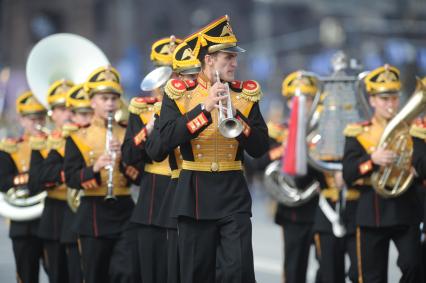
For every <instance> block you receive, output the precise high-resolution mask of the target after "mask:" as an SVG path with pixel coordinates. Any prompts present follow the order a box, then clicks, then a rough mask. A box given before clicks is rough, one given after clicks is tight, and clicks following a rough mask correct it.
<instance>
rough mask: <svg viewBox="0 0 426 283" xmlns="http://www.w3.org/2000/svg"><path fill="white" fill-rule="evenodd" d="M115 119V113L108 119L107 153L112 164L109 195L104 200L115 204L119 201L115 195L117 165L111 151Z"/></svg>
mask: <svg viewBox="0 0 426 283" xmlns="http://www.w3.org/2000/svg"><path fill="white" fill-rule="evenodd" d="M113 119H114V113H113V112H109V113H108V118H107V132H106V142H105V147H106V152H107V153H108V154H109V155H110V156H111V157H112V164H110V165H108V166H107V167H106V169H107V170H108V183H107V194H106V196H105V198H104V200H105V201H107V202H114V201H115V200H117V197H116V196H115V195H114V183H113V176H114V163H115V152H113V151H112V150H111V141H112V137H113V136H112V122H113Z"/></svg>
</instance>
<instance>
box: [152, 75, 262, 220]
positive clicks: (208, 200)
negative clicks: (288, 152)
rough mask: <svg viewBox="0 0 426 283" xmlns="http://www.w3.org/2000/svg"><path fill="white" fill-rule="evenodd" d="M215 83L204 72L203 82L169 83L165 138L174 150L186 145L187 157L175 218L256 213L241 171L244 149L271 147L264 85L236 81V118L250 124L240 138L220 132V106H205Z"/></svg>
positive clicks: (256, 152)
mask: <svg viewBox="0 0 426 283" xmlns="http://www.w3.org/2000/svg"><path fill="white" fill-rule="evenodd" d="M210 85H211V84H210V82H209V81H208V79H207V78H206V77H205V76H204V75H203V74H202V73H200V75H199V76H198V79H197V82H195V81H180V80H170V81H169V82H168V83H167V85H166V94H167V95H165V96H164V99H163V105H162V108H161V119H160V136H161V139H162V140H164V141H167V144H168V146H169V149H170V150H172V149H174V148H176V147H178V146H180V151H181V154H182V157H183V164H182V168H183V169H182V171H181V173H180V176H179V181H178V185H177V188H176V194H175V202H174V207H173V215H174V216H187V217H191V218H195V219H220V218H222V217H225V216H228V215H232V214H235V213H247V214H251V196H250V193H249V190H248V187H247V183H246V180H245V178H244V174H243V172H242V170H241V162H242V159H243V152H244V150H245V151H247V153H248V154H249V155H251V156H252V157H260V156H261V155H262V154H264V153H265V152H267V151H268V149H269V144H268V133H267V127H266V124H265V121H264V120H263V117H262V115H261V113H260V110H259V105H258V100H259V97H260V93H261V92H260V87H259V85H258V84H257V83H256V82H254V81H246V82H237V81H235V82H232V83H231V85H230V89H231V91H230V93H231V98H232V103H233V106H234V107H235V108H236V112H237V114H236V118H237V119H239V120H240V122H241V123H242V124H243V127H244V130H243V132H242V133H241V134H240V135H239V136H238V137H236V138H235V139H226V138H224V137H222V135H221V134H220V133H219V131H218V128H217V126H218V121H217V110H213V111H212V113H210V112H208V111H206V110H202V107H201V104H202V103H203V101H204V99H205V97H206V96H207V95H208V89H209V88H210ZM243 113H244V114H243ZM238 164H240V165H238ZM185 168H192V169H185ZM221 168H223V169H221ZM226 168H227V169H228V171H226V170H227V169H226ZM234 169H235V170H234Z"/></svg>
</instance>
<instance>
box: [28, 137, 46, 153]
mask: <svg viewBox="0 0 426 283" xmlns="http://www.w3.org/2000/svg"><path fill="white" fill-rule="evenodd" d="M46 146H47V143H46V138H45V137H41V136H40V137H34V136H32V137H30V147H31V149H33V150H43V149H46Z"/></svg>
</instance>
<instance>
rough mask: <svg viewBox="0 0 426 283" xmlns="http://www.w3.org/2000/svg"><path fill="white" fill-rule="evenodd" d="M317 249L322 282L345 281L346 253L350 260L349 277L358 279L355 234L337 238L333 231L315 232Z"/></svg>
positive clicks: (354, 280) (353, 279)
mask: <svg viewBox="0 0 426 283" xmlns="http://www.w3.org/2000/svg"><path fill="white" fill-rule="evenodd" d="M314 238H315V250H316V255H317V259H318V262H319V271H318V274H317V277H318V278H317V280H318V281H319V282H321V283H345V282H346V271H345V254H348V256H349V260H350V266H349V271H348V275H349V279H350V280H351V282H357V281H358V273H357V270H358V269H357V256H356V238H355V235H354V234H350V235H346V236H345V237H342V238H337V237H336V236H334V234H333V233H325V232H324V233H323V232H321V233H315V236H314Z"/></svg>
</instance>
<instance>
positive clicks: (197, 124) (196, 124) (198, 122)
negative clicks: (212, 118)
mask: <svg viewBox="0 0 426 283" xmlns="http://www.w3.org/2000/svg"><path fill="white" fill-rule="evenodd" d="M208 122H209V121H208V119H207V117H206V115H204V113H203V112H201V114H199V115H198V116H197V117H195V118H194V119H192V120H191V121H189V122H188V123H186V127H187V128H188V130H189V132H190V133H191V134H193V133H195V132H196V131H198V130H199V129H200V128H202V127H203V126H204V125H206V124H207V123H208Z"/></svg>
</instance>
